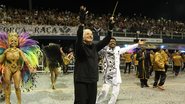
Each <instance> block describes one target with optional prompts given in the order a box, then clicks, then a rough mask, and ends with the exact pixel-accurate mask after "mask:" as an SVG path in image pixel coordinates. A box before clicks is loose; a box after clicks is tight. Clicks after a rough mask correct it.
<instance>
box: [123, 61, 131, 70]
mask: <svg viewBox="0 0 185 104" xmlns="http://www.w3.org/2000/svg"><path fill="white" fill-rule="evenodd" d="M127 69H128V73H130V69H131V62H128V63H126V66H125V71H124V73H126V72H127Z"/></svg>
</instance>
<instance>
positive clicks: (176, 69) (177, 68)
mask: <svg viewBox="0 0 185 104" xmlns="http://www.w3.org/2000/svg"><path fill="white" fill-rule="evenodd" d="M173 68H174V72H175V75H178V74H179V72H180V68H181V67H180V66H173Z"/></svg>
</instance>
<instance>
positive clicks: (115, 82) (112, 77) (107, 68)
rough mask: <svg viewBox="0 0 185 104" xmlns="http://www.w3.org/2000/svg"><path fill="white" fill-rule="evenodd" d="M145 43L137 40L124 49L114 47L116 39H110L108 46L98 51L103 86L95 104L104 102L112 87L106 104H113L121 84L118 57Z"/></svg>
mask: <svg viewBox="0 0 185 104" xmlns="http://www.w3.org/2000/svg"><path fill="white" fill-rule="evenodd" d="M144 43H145V41H141V40H139V42H138V43H137V44H133V45H130V46H128V47H126V48H120V47H119V46H116V39H115V38H114V37H112V38H111V40H110V42H109V45H108V46H106V47H104V49H102V50H101V51H100V53H99V54H100V55H103V68H104V77H103V80H104V84H103V86H102V90H101V91H100V93H99V95H98V96H97V100H96V104H102V102H104V101H105V99H106V97H107V94H108V92H109V89H110V87H112V95H111V98H110V100H109V102H108V104H115V103H116V100H117V97H118V95H119V90H120V84H121V83H122V80H121V74H120V55H121V54H123V53H125V52H127V51H129V50H131V49H134V48H136V47H138V46H139V45H142V44H144Z"/></svg>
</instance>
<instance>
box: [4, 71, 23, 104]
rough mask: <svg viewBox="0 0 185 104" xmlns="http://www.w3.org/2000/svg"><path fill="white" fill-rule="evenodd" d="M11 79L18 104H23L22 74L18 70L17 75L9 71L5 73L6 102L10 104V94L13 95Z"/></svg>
mask: <svg viewBox="0 0 185 104" xmlns="http://www.w3.org/2000/svg"><path fill="white" fill-rule="evenodd" d="M11 78H13V81H14V87H15V93H16V96H17V102H18V104H21V89H20V82H21V72H20V71H19V70H17V71H16V72H15V73H12V72H11V70H9V69H7V70H5V73H4V82H5V96H6V99H5V102H6V104H10V94H11Z"/></svg>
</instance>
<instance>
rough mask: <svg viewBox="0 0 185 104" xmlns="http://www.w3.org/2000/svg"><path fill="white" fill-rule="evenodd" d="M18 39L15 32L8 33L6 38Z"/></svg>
mask: <svg viewBox="0 0 185 104" xmlns="http://www.w3.org/2000/svg"><path fill="white" fill-rule="evenodd" d="M13 36H15V37H18V36H19V35H18V34H17V33H16V32H11V33H8V37H13Z"/></svg>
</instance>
